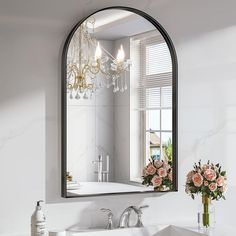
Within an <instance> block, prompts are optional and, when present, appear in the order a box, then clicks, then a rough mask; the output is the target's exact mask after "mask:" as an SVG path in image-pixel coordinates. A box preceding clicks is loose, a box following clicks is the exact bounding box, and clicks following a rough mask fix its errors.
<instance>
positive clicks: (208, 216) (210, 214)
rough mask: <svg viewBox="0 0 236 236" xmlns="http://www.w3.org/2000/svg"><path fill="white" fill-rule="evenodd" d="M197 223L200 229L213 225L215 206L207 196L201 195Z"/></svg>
mask: <svg viewBox="0 0 236 236" xmlns="http://www.w3.org/2000/svg"><path fill="white" fill-rule="evenodd" d="M198 225H199V227H200V228H201V229H210V228H214V227H215V207H214V205H213V204H212V203H211V198H210V197H208V196H202V204H201V208H200V209H199V211H198Z"/></svg>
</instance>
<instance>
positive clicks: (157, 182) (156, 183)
mask: <svg viewBox="0 0 236 236" xmlns="http://www.w3.org/2000/svg"><path fill="white" fill-rule="evenodd" d="M161 183H162V178H161V177H160V176H158V175H155V176H154V177H153V178H152V184H153V186H154V187H159V186H160V185H161Z"/></svg>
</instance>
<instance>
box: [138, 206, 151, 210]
mask: <svg viewBox="0 0 236 236" xmlns="http://www.w3.org/2000/svg"><path fill="white" fill-rule="evenodd" d="M148 207H149V205H143V206H140V207H139V208H138V209H139V210H142V209H145V208H148Z"/></svg>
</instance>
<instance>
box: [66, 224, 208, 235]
mask: <svg viewBox="0 0 236 236" xmlns="http://www.w3.org/2000/svg"><path fill="white" fill-rule="evenodd" d="M69 235H70V236H203V235H205V234H202V233H199V232H194V231H191V230H189V229H185V228H181V227H177V226H174V225H156V226H147V227H143V228H126V229H114V230H98V231H95V230H89V231H83V232H73V233H70V234H69Z"/></svg>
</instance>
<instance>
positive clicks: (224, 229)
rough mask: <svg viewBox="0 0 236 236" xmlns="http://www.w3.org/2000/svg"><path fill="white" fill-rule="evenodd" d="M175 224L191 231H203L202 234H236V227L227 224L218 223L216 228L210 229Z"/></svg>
mask: <svg viewBox="0 0 236 236" xmlns="http://www.w3.org/2000/svg"><path fill="white" fill-rule="evenodd" d="M173 225H175V226H179V227H182V228H185V229H189V230H191V231H194V232H198V233H202V234H206V235H209V236H234V235H235V236H236V229H234V228H233V227H232V226H231V227H230V226H226V225H224V226H223V225H221V226H219V225H216V226H215V227H214V229H210V230H207V231H206V230H202V229H198V227H197V226H191V225H184V224H173Z"/></svg>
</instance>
